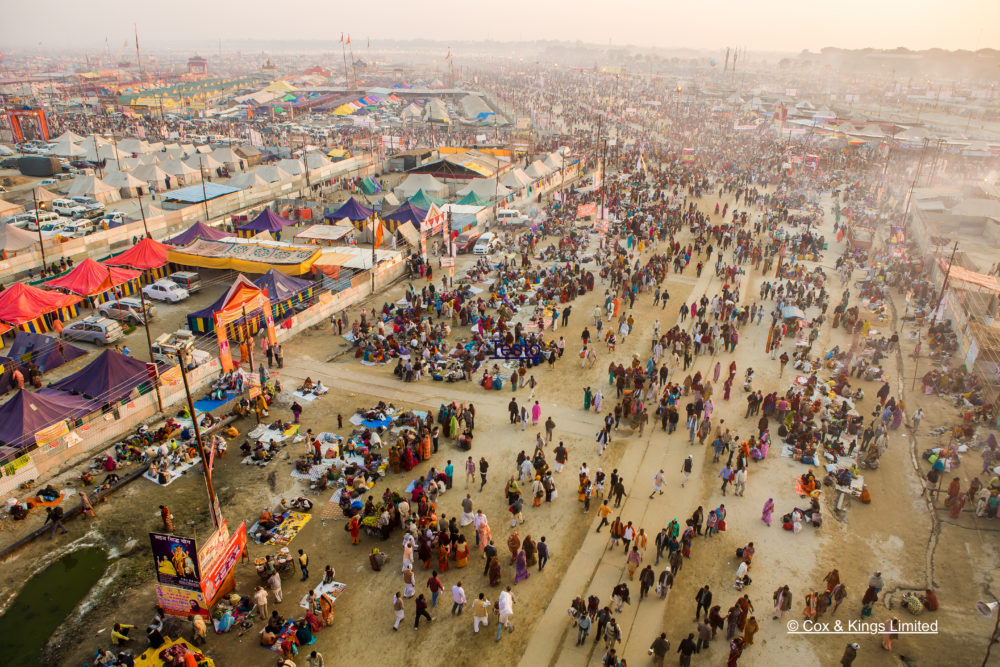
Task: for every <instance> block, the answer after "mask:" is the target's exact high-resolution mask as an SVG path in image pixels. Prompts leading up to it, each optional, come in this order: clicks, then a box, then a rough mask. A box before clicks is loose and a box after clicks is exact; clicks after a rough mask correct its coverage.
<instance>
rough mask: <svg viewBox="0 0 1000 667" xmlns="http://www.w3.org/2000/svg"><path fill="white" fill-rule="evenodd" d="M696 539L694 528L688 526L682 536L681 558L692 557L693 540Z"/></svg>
mask: <svg viewBox="0 0 1000 667" xmlns="http://www.w3.org/2000/svg"><path fill="white" fill-rule="evenodd" d="M692 537H694V528H692V527H691V526H688V527H687V528H685V529H684V534H683V535H681V556H683V557H684V558H690V557H691V538H692Z"/></svg>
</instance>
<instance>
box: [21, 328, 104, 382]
mask: <svg viewBox="0 0 1000 667" xmlns="http://www.w3.org/2000/svg"><path fill="white" fill-rule="evenodd" d="M85 354H87V351H86V350H83V349H80V348H79V347H77V346H76V345H70V344H69V343H67V342H65V341H62V340H59V339H58V338H53V337H52V336H46V335H44V334H38V333H31V332H29V331H18V332H17V335H15V336H14V342H13V343H11V344H10V347H9V348H8V349H6V350H4V355H3V356H5V357H7V358H9V359H11V360H13V361H15V362H18V363H27V362H29V361H30V362H31V363H33V364H35V365H36V366H38V370H40V371H41V372H43V373H44V372H46V371H50V370H52V369H53V368H59V367H60V366H62V365H63V364H65V363H68V362H70V361H72V360H73V359H76V358H77V357H82V356H83V355H85ZM25 377H28V376H27V374H26V375H25Z"/></svg>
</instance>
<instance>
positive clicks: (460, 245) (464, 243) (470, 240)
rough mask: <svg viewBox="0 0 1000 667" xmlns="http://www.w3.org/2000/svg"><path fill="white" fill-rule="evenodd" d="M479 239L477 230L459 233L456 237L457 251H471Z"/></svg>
mask: <svg viewBox="0 0 1000 667" xmlns="http://www.w3.org/2000/svg"><path fill="white" fill-rule="evenodd" d="M478 240H479V234H478V233H477V232H464V233H462V234H459V235H458V238H457V239H455V252H457V253H465V252H471V251H472V249H473V248H474V247H475V246H476V241H478Z"/></svg>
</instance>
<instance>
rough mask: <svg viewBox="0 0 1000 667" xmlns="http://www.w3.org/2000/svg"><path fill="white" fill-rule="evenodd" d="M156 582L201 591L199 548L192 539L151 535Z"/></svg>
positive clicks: (158, 534) (161, 534) (162, 534)
mask: <svg viewBox="0 0 1000 667" xmlns="http://www.w3.org/2000/svg"><path fill="white" fill-rule="evenodd" d="M149 541H150V544H151V545H152V547H153V561H154V566H155V568H156V580H157V581H159V582H160V583H161V584H163V585H165V586H177V587H180V588H187V589H190V590H195V591H200V590H201V573H200V571H199V569H198V547H197V545H196V544H195V541H194V540H193V539H191V538H190V537H180V536H178V535H168V534H166V533H150V534H149Z"/></svg>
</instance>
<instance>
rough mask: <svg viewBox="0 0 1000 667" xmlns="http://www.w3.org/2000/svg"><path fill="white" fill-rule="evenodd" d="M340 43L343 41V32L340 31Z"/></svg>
mask: <svg viewBox="0 0 1000 667" xmlns="http://www.w3.org/2000/svg"><path fill="white" fill-rule="evenodd" d="M340 43H341V44H343V43H344V33H340Z"/></svg>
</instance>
